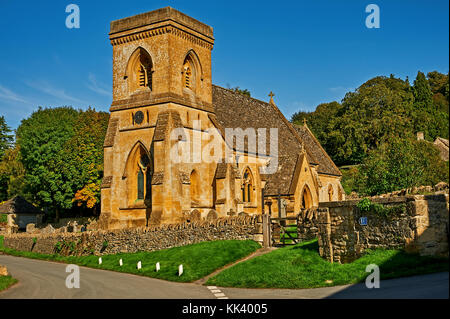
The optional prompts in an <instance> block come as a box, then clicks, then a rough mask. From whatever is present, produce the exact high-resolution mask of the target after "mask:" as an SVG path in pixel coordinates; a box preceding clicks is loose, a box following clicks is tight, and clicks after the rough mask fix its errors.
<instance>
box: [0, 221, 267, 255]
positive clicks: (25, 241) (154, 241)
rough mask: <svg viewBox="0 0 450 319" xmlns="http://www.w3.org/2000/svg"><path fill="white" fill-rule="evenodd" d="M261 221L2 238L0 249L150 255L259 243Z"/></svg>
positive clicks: (77, 253) (209, 222)
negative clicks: (219, 243) (213, 244)
mask: <svg viewBox="0 0 450 319" xmlns="http://www.w3.org/2000/svg"><path fill="white" fill-rule="evenodd" d="M262 223H263V218H262V216H261V215H257V216H236V217H227V218H219V219H217V220H214V221H201V222H191V223H187V222H185V223H182V224H169V225H161V226H158V227H148V228H130V229H120V230H108V231H106V230H99V231H86V232H77V233H65V232H64V233H63V232H54V233H47V234H45V233H38V234H27V233H20V234H19V233H18V234H11V235H6V236H5V238H4V247H6V248H12V249H16V250H21V251H31V252H37V253H42V254H54V253H59V254H61V255H66V256H68V255H90V254H95V255H103V254H115V253H124V252H127V253H129V252H137V251H153V250H159V249H165V248H171V247H176V246H184V245H188V244H193V243H197V242H202V241H211V240H229V239H237V240H247V239H251V240H255V241H258V242H261V243H262V241H263V235H262Z"/></svg>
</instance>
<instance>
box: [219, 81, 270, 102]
mask: <svg viewBox="0 0 450 319" xmlns="http://www.w3.org/2000/svg"><path fill="white" fill-rule="evenodd" d="M212 86H215V87H217V88H219V89H222V90H226V91H228V92H231V93H234V94H239V96H243V97H244V98H247V99H250V100H254V101H258V102H261V103H264V104H267V105H271V104H270V103H269V102H266V101H263V100H260V99H257V98H254V97H252V96H248V95H245V94H241V93H238V92H235V91H233V90H232V89H227V88H224V87H222V86H220V85H216V84H212Z"/></svg>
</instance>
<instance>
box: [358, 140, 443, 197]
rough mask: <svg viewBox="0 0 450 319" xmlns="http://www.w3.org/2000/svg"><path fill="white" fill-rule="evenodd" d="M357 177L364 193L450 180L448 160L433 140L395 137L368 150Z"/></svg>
mask: <svg viewBox="0 0 450 319" xmlns="http://www.w3.org/2000/svg"><path fill="white" fill-rule="evenodd" d="M357 179H358V185H360V186H359V187H360V189H359V193H360V194H363V195H377V194H383V193H389V192H392V191H395V190H400V189H404V188H410V187H414V186H420V185H434V184H436V183H438V182H440V181H446V182H448V180H449V172H448V162H444V161H442V160H441V158H440V156H439V151H438V150H437V149H436V148H435V147H434V146H433V144H432V143H430V142H427V141H416V140H414V139H408V138H406V139H405V138H398V137H395V138H392V139H391V140H389V141H386V142H385V143H383V144H382V145H380V147H379V148H378V149H375V150H372V151H371V152H369V155H368V156H367V157H366V158H365V159H364V161H363V163H362V164H361V165H360V168H359V176H358V178H357Z"/></svg>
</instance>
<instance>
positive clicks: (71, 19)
mask: <svg viewBox="0 0 450 319" xmlns="http://www.w3.org/2000/svg"><path fill="white" fill-rule="evenodd" d="M66 13H70V14H69V15H68V16H67V17H66V27H67V28H68V29H79V28H80V7H79V6H78V5H76V4H73V3H72V4H69V5H68V6H67V7H66Z"/></svg>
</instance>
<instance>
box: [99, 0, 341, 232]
mask: <svg viewBox="0 0 450 319" xmlns="http://www.w3.org/2000/svg"><path fill="white" fill-rule="evenodd" d="M109 37H110V41H111V44H112V47H113V102H112V105H111V108H110V112H111V115H110V119H109V125H108V130H107V134H106V137H105V142H104V178H103V182H102V185H101V216H100V225H102V228H105V229H118V228H128V227H143V226H150V225H158V224H168V223H177V222H183V221H198V220H213V219H217V218H220V217H226V216H233V215H239V214H248V215H255V214H263V213H264V214H269V213H270V214H271V215H272V217H278V216H280V217H281V216H294V215H296V214H298V213H299V212H300V211H301V209H304V208H311V207H314V206H318V204H319V202H327V201H338V200H343V199H344V196H345V194H344V191H343V188H342V186H341V183H340V179H341V177H342V174H341V172H340V171H339V169H338V168H337V167H336V165H335V164H334V163H333V161H332V160H331V158H330V157H329V156H328V155H327V153H326V152H325V150H324V149H323V148H322V146H321V145H320V143H319V142H318V140H317V139H316V138H315V137H314V135H313V133H312V132H311V131H310V129H309V128H308V126H307V124H306V123H304V125H302V126H297V125H294V124H292V123H290V122H289V121H288V120H287V119H286V118H285V117H284V116H283V114H282V113H281V112H280V110H279V109H278V107H277V106H276V105H275V102H274V100H273V94H270V96H271V97H270V101H269V102H264V101H260V100H257V99H254V98H251V97H249V96H247V95H244V94H241V93H238V92H235V91H232V90H228V89H225V88H222V87H219V86H216V85H213V84H212V78H211V68H212V65H211V51H212V49H213V46H214V40H215V39H214V35H213V29H212V27H210V26H208V25H206V24H203V23H201V22H199V21H197V20H195V19H193V18H191V17H189V16H187V15H185V14H183V13H181V12H179V11H177V10H175V9H173V8H170V7H166V8H162V9H158V10H155V11H151V12H147V13H143V14H139V15H136V16H133V17H128V18H124V19H120V20H117V21H113V22H111V30H110V33H109ZM230 132H234V133H236V132H237V133H243V135H244V137H243V139H242V143H240V142H239V141H238V139H239V134H236V135H235V136H232V137H231V138H228V137H229V133H230ZM241 135H242V134H241ZM211 140H214V141H215V143H214V145H213V146H214V147H211V145H210V144H208V142H209V141H211ZM198 141H200V143H198ZM183 152H185V153H186V152H187V153H188V156H180V154H181V153H183ZM206 155H207V156H206ZM209 155H211V156H209Z"/></svg>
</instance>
